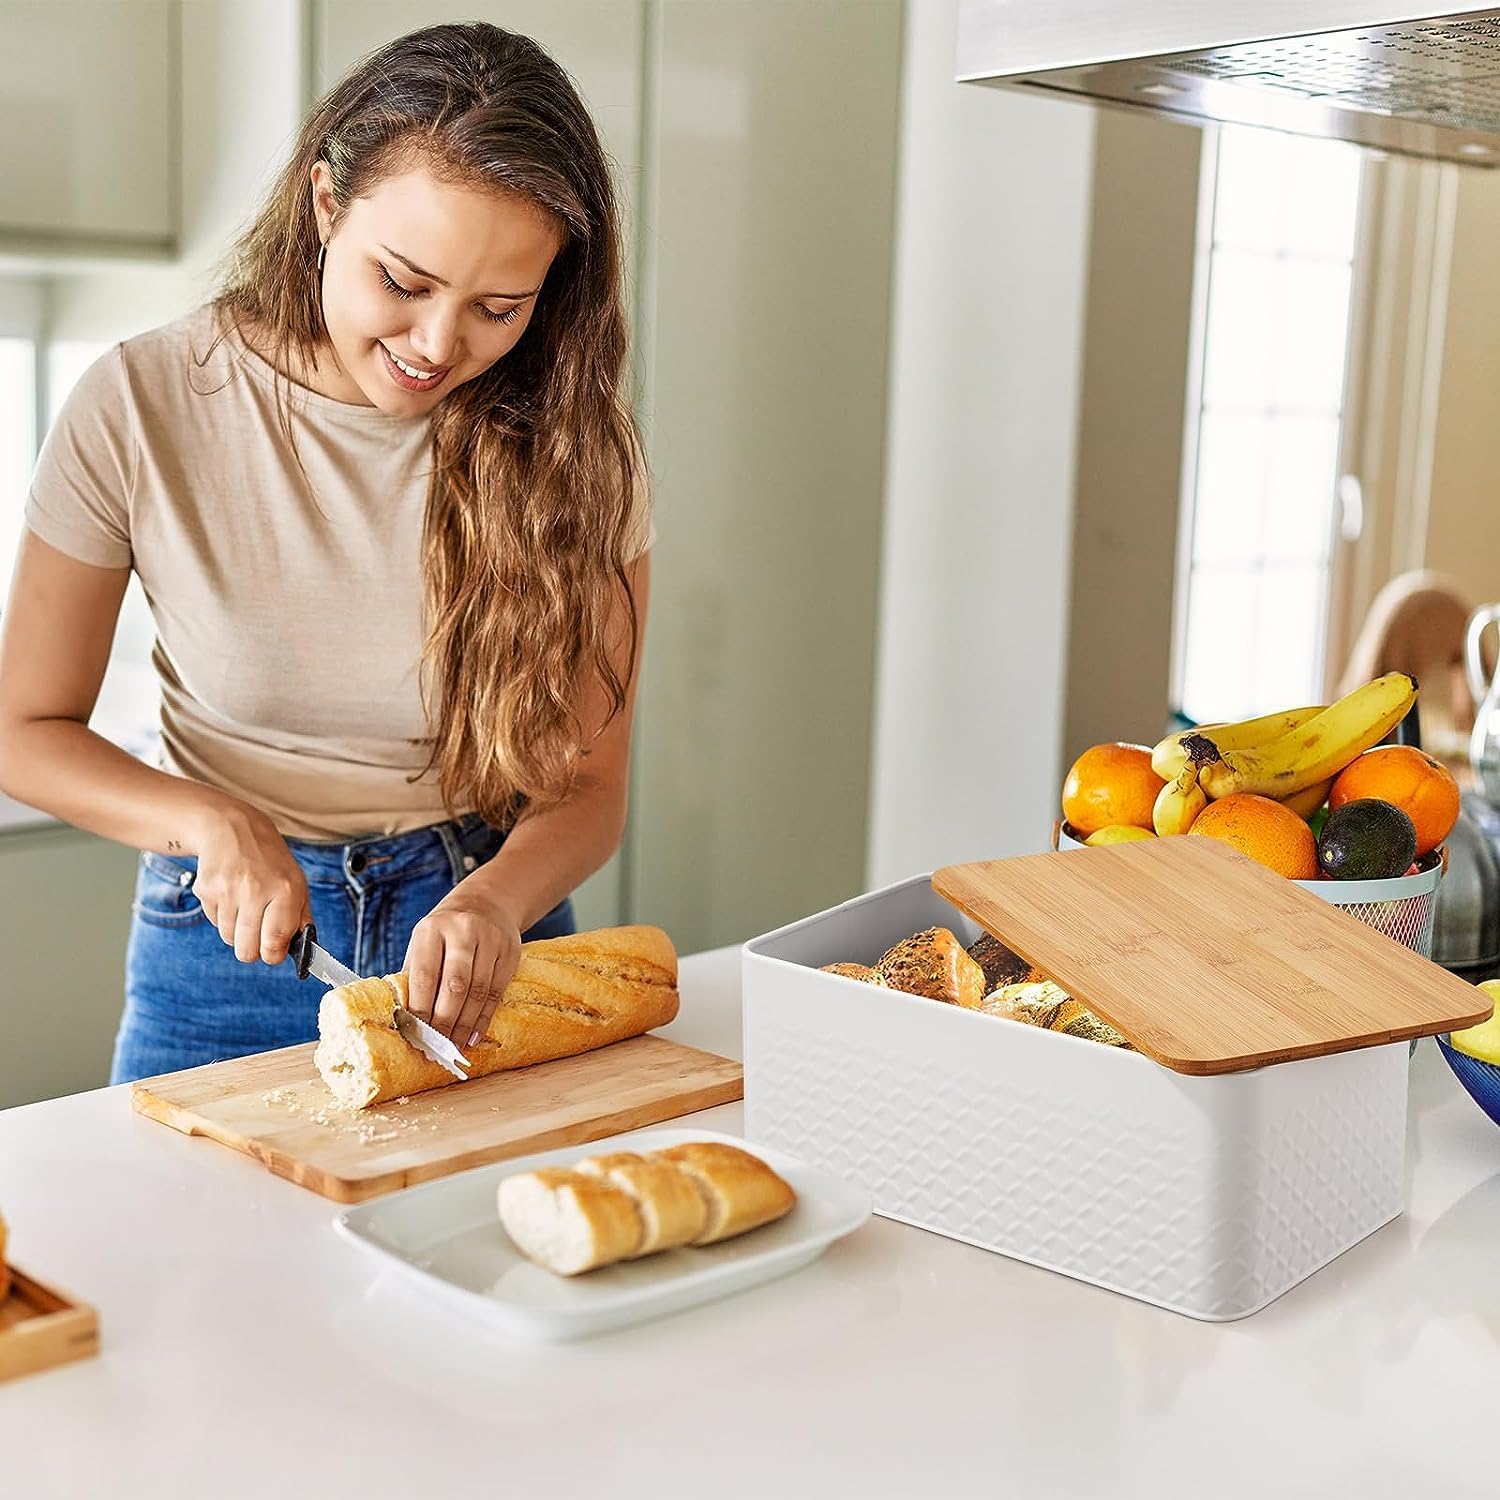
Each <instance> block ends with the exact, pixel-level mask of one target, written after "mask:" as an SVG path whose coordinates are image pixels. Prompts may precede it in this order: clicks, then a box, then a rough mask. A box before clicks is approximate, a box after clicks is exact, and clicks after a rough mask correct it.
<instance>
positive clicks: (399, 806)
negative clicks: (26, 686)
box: [26, 307, 655, 840]
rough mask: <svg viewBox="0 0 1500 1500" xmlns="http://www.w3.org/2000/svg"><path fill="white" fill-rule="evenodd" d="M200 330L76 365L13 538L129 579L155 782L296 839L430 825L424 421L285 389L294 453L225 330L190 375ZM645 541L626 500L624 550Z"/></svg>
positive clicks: (194, 324)
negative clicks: (147, 695)
mask: <svg viewBox="0 0 1500 1500" xmlns="http://www.w3.org/2000/svg"><path fill="white" fill-rule="evenodd" d="M213 331H214V322H213V312H212V309H211V308H209V307H202V308H199V309H198V310H197V311H196V312H194V313H191V314H189V315H188V316H187V317H185V318H181V319H179V320H178V321H177V322H175V323H169V324H168V325H166V326H165V327H163V328H158V329H155V330H153V331H152V332H150V333H146V334H142V335H141V336H140V337H138V338H133V339H129V340H127V341H126V342H125V343H123V344H120V345H117V346H116V347H115V348H114V349H112V350H110V352H109V353H108V354H106V355H104V356H103V357H102V358H101V359H99V360H98V361H97V362H96V363H95V364H94V365H92V366H91V367H90V368H89V370H88V371H87V372H86V373H85V374H84V375H83V377H82V378H81V379H80V380H79V382H78V384H77V386H76V387H75V388H74V389H73V391H72V393H71V394H70V396H69V398H68V400H67V403H66V404H65V406H64V407H63V410H62V412H61V414H60V415H59V417H58V419H57V421H56V423H55V424H54V425H53V428H52V430H51V432H50V433H49V434H48V436H47V441H46V443H45V444H44V446H43V448H42V454H41V457H40V459H39V461H38V463H37V469H36V474H35V476H34V478H33V480H32V486H31V493H30V495H29V497H28V500H27V506H26V520H27V524H28V525H29V526H30V527H31V529H32V530H33V531H34V532H35V533H36V534H37V535H38V536H39V537H41V538H42V540H43V541H45V542H48V543H50V544H51V545H52V546H54V547H56V548H57V549H58V550H59V551H62V552H66V553H67V554H68V555H69V556H70V557H74V558H77V559H79V560H80V561H82V562H86V563H93V564H95V565H97V566H99V567H107V568H124V567H131V568H134V570H135V571H136V573H137V574H138V575H139V577H140V580H141V583H142V585H143V587H144V591H145V595H146V599H147V601H148V603H149V604H150V607H151V613H152V616H153V618H154V620H155V623H156V645H155V649H154V650H153V652H152V664H153V666H154V667H155V668H156V672H157V675H158V676H159V678H160V679H161V688H162V708H161V763H162V767H163V769H165V770H169V771H173V772H176V773H178V774H180V775H183V776H190V777H193V778H194V779H196V780H199V781H203V782H206V783H208V784H210V785H213V786H216V787H222V788H223V789H224V790H225V791H227V792H229V793H231V794H232V795H234V796H236V797H239V798H242V799H243V800H244V801H246V802H249V803H251V804H252V805H253V806H256V807H259V808H261V809H263V810H264V811H265V812H266V813H267V814H269V816H270V817H271V818H272V819H273V820H274V821H275V823H276V826H277V827H278V828H279V829H280V830H281V831H282V833H284V834H286V835H288V836H291V837H296V838H304V839H325V840H338V839H346V838H351V837H357V836H359V835H365V834H392V833H403V832H405V831H406V830H408V829H411V828H419V827H421V826H423V825H424V824H428V823H436V822H440V821H442V820H443V819H444V818H446V817H447V816H448V814H447V811H446V809H445V808H444V807H443V803H442V798H441V796H440V794H439V791H438V786H437V778H436V775H435V773H428V774H426V775H419V773H420V772H422V769H423V767H424V766H425V765H426V763H427V758H428V750H429V745H428V742H427V737H428V730H427V726H426V723H425V719H424V716H423V712H422V702H421V696H420V690H419V679H418V671H419V662H420V656H421V649H422V640H423V631H422V583H421V569H420V560H419V559H420V544H421V532H422V515H423V510H424V508H425V505H426V499H427V480H428V473H429V470H430V465H431V444H430V429H429V423H428V420H427V419H426V418H425V417H393V416H387V415H386V414H385V413H383V412H380V411H377V410H375V409H374V408H373V407H364V406H351V405H348V404H347V403H345V402H342V401H335V400H332V399H331V398H330V397H327V396H322V395H319V394H317V393H316V392H313V391H308V390H305V389H303V388H302V387H300V386H293V387H291V388H290V389H291V392H292V397H293V402H292V426H293V431H294V432H295V434H296V445H297V451H296V455H294V454H293V452H292V449H291V448H290V447H289V446H288V444H287V441H286V438H285V435H284V434H283V432H282V430H281V426H280V417H279V414H278V406H277V403H278V397H279V393H278V391H277V388H276V379H275V372H274V371H273V369H272V367H271V366H270V365H269V364H268V363H267V362H266V361H265V360H263V359H262V358H261V357H260V356H259V355H257V354H255V353H254V352H253V351H252V350H250V349H248V348H247V347H246V346H245V345H244V344H243V343H242V342H240V341H239V340H238V339H237V338H235V337H234V336H233V335H231V336H230V337H229V338H226V339H224V340H223V341H221V342H220V343H219V344H218V345H217V347H216V348H214V350H213V353H212V354H211V356H210V357H209V358H208V360H207V362H206V363H202V361H203V357H204V355H205V353H206V352H207V351H208V350H209V348H210V345H212V344H213ZM281 388H282V391H283V392H284V391H285V390H286V389H287V388H288V387H287V385H286V383H285V382H284V381H283V382H281ZM298 457H300V459H301V461H302V466H303V468H304V469H305V470H306V474H307V478H308V480H310V481H311V494H309V487H308V485H307V484H306V483H304V482H303V480H302V477H301V475H300V474H299V472H298V467H297V459H298ZM654 535H655V533H654V531H653V529H652V527H651V522H650V508H649V500H648V498H647V496H646V492H645V490H644V488H642V490H641V491H640V503H639V510H638V514H637V517H636V524H635V528H634V540H633V543H632V545H631V547H630V549H629V552H630V555H632V556H635V555H639V554H640V553H641V552H644V551H645V550H646V549H647V548H648V547H649V546H650V545H651V543H652V541H653V540H654ZM412 778H416V779H412Z"/></svg>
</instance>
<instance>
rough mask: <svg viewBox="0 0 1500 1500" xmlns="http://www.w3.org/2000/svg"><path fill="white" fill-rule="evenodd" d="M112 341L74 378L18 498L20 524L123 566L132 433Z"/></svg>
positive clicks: (98, 561)
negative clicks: (22, 513) (22, 511)
mask: <svg viewBox="0 0 1500 1500" xmlns="http://www.w3.org/2000/svg"><path fill="white" fill-rule="evenodd" d="M131 413H132V403H131V401H130V399H129V387H128V384H127V382H126V376H125V363H124V356H123V353H122V350H121V347H120V346H119V345H116V346H115V347H114V348H113V349H111V350H110V351H109V352H108V353H107V354H104V355H101V356H100V357H99V358H98V359H97V360H95V361H94V363H93V364H92V365H90V366H89V367H88V369H87V370H85V371H84V372H83V374H82V375H81V376H80V377H79V380H78V383H77V384H76V385H75V386H74V387H73V389H72V390H71V391H70V392H69V393H68V399H67V400H66V401H65V402H64V403H63V408H62V410H61V411H60V412H59V413H58V416H57V420H56V421H55V422H54V423H53V424H52V428H51V431H49V432H48V434H47V437H46V440H45V442H43V444H42V452H41V456H40V457H39V458H38V459H37V464H36V471H35V472H34V473H33V475H32V478H31V491H30V493H29V494H28V495H27V497H26V524H27V525H28V526H29V527H30V528H31V529H32V530H33V531H34V532H35V533H36V534H37V535H38V536H39V537H41V539H42V540H43V541H44V542H46V543H48V544H49V545H50V546H53V547H56V548H57V549H58V551H59V552H66V553H67V554H68V556H69V557H73V558H76V559H77V560H78V561H79V562H85V563H92V564H93V565H94V566H95V567H100V568H128V567H129V566H130V564H131V559H132V553H131V546H130V492H131V487H132V485H133V482H134V478H135V452H136V438H135V434H134V430H133V419H132V414H131Z"/></svg>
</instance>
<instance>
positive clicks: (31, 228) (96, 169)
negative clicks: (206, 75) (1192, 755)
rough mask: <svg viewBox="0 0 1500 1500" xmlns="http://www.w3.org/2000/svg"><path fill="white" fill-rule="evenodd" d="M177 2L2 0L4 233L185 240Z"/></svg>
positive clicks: (147, 242)
mask: <svg viewBox="0 0 1500 1500" xmlns="http://www.w3.org/2000/svg"><path fill="white" fill-rule="evenodd" d="M178 10H179V7H178V4H177V0H130V3H129V4H128V5H126V4H121V3H119V0H0V38H3V41H4V47H5V72H4V79H3V82H0V104H3V107H4V111H5V117H6V119H7V121H9V122H10V128H9V129H7V130H6V132H5V134H4V136H3V138H0V235H3V236H6V237H17V238H21V239H25V240H28V241H36V240H42V241H45V242H46V243H48V244H49V245H54V246H68V245H70V244H76V245H77V246H78V247H79V248H89V249H102V248H115V249H123V248H134V249H138V250H143V251H151V250H155V251H158V252H160V251H165V250H168V249H170V248H171V246H172V244H173V242H174V240H175V238H176V235H177V139H178V135H177V133H178V121H177V96H178V19H179V18H178Z"/></svg>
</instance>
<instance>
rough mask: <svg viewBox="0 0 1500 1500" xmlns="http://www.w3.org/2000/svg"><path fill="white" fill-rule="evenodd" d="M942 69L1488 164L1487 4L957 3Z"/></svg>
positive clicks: (1494, 51)
mask: <svg viewBox="0 0 1500 1500" xmlns="http://www.w3.org/2000/svg"><path fill="white" fill-rule="evenodd" d="M958 76H959V79H960V81H962V82H973V83H988V84H995V85H1000V86H1005V87H1015V88H1022V89H1027V90H1031V91H1035V92H1041V93H1046V94H1050V95H1052V96H1053V97H1055V98H1068V97H1073V98H1078V99H1084V100H1088V101H1091V102H1094V103H1099V104H1109V105H1119V106H1124V107H1127V108H1133V109H1144V110H1150V111H1152V112H1153V113H1156V114H1161V115H1168V116H1171V117H1173V118H1175V119H1179V120H1184V121H1187V122H1188V123H1191V124H1198V125H1206V124H1236V125H1259V126H1265V127H1268V128H1270V129H1273V130H1283V131H1289V132H1291V133H1293V134H1296V135H1310V136H1318V137H1321V138H1323V139H1327V140H1340V141H1350V142H1353V143H1354V144H1356V145H1360V146H1368V147H1373V148H1375V149H1376V150H1380V151H1389V152H1395V153H1398V154H1400V155H1404V156H1419V157H1429V158H1434V159H1437V160H1442V161H1459V162H1466V163H1470V164H1473V165H1477V166H1500V8H1494V7H1489V6H1485V7H1479V6H1458V7H1454V6H1453V5H1452V4H1451V3H1450V4H1448V5H1447V6H1446V7H1444V8H1442V9H1440V10H1434V9H1430V8H1426V7H1422V6H1420V5H1415V6H1414V5H1412V4H1406V5H1400V4H1392V3H1384V4H1382V3H1381V0H960V4H959V25H958Z"/></svg>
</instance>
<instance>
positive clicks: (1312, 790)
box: [1281, 776, 1333, 818]
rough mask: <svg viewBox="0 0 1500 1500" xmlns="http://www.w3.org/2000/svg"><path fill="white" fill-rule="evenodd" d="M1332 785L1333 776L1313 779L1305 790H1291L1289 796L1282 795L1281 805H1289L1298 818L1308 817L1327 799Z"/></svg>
mask: <svg viewBox="0 0 1500 1500" xmlns="http://www.w3.org/2000/svg"><path fill="white" fill-rule="evenodd" d="M1332 786H1333V777H1331V776H1330V777H1329V778H1328V780H1327V781H1315V782H1314V783H1313V784H1312V785H1311V786H1310V787H1308V788H1307V790H1306V791H1305V792H1293V793H1292V795H1291V796H1290V797H1283V798H1282V799H1281V805H1282V806H1283V807H1289V808H1291V810H1292V811H1293V812H1294V813H1296V814H1297V816H1298V817H1299V818H1310V817H1312V815H1313V814H1314V813H1315V812H1317V810H1318V809H1319V808H1320V807H1322V805H1323V804H1324V803H1325V802H1326V801H1327V800H1328V793H1329V791H1330V789H1331V788H1332Z"/></svg>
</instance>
